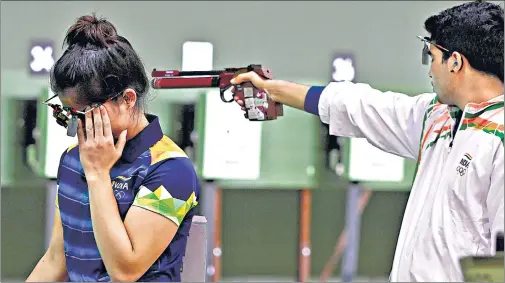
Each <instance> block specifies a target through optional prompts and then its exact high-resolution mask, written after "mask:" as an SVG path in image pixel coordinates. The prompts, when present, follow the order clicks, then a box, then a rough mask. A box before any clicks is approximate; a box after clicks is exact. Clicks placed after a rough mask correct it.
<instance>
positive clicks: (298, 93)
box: [231, 72, 310, 111]
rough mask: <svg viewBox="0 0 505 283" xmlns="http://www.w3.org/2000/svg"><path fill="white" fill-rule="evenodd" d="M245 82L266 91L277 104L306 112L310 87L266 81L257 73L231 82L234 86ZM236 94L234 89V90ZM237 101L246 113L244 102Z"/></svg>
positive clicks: (241, 76) (239, 77) (244, 75)
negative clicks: (306, 99)
mask: <svg viewBox="0 0 505 283" xmlns="http://www.w3.org/2000/svg"><path fill="white" fill-rule="evenodd" d="M243 82H251V83H252V84H253V85H254V86H255V87H257V88H259V89H262V90H264V91H265V92H266V93H267V95H268V96H269V97H270V98H271V99H272V100H273V101H275V102H280V103H282V104H284V105H287V106H290V107H294V108H297V109H300V110H304V103H305V96H306V95H307V92H308V91H309V89H310V87H309V86H305V85H301V84H296V83H290V82H287V81H280V80H265V79H263V78H261V77H260V76H259V75H258V74H256V73H255V72H248V73H244V74H240V75H238V76H237V77H235V78H234V79H232V80H231V83H232V84H233V85H238V84H241V83H243ZM232 92H234V89H233V90H232ZM234 99H235V101H236V102H237V103H238V104H239V105H240V106H242V110H244V111H245V107H244V101H242V100H240V99H239V98H238V97H237V96H234Z"/></svg>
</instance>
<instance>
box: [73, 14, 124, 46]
mask: <svg viewBox="0 0 505 283" xmlns="http://www.w3.org/2000/svg"><path fill="white" fill-rule="evenodd" d="M116 39H117V30H116V27H114V25H113V24H111V23H110V22H109V21H107V20H105V19H104V18H100V19H98V18H97V17H96V16H95V14H93V15H87V16H82V17H80V18H79V19H77V22H76V23H75V24H74V25H72V26H71V27H70V28H69V29H68V31H67V35H66V36H65V40H64V43H66V44H67V45H68V46H71V45H74V44H79V45H81V46H86V45H88V44H91V45H93V46H97V47H108V46H109V44H111V43H114V42H115V41H116Z"/></svg>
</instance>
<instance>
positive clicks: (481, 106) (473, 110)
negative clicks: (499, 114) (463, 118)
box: [448, 94, 504, 119]
mask: <svg viewBox="0 0 505 283" xmlns="http://www.w3.org/2000/svg"><path fill="white" fill-rule="evenodd" d="M503 101H504V95H503V94H502V95H499V96H497V97H495V98H492V99H490V100H488V101H484V102H481V103H468V104H467V105H466V107H465V113H468V114H477V113H479V112H482V113H484V112H485V110H486V109H487V108H489V107H491V106H493V105H499V104H501V105H502V106H503ZM448 109H449V114H450V115H451V118H453V119H455V118H456V117H457V116H459V115H461V113H462V112H463V111H462V110H461V109H459V107H457V106H455V105H449V106H448Z"/></svg>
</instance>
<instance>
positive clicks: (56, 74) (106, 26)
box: [51, 15, 149, 109]
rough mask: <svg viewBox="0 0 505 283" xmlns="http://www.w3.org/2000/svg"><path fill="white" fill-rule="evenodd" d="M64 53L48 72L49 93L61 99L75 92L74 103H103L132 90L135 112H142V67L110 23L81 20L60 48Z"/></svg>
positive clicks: (146, 86)
mask: <svg viewBox="0 0 505 283" xmlns="http://www.w3.org/2000/svg"><path fill="white" fill-rule="evenodd" d="M65 45H67V46H68V47H67V49H66V50H65V52H64V53H63V55H62V56H61V57H60V58H59V59H58V61H56V63H55V65H54V66H53V68H52V70H51V89H52V91H53V92H54V93H55V94H58V95H60V96H61V95H64V90H65V89H68V88H75V89H76V92H77V100H78V101H77V103H79V104H83V105H85V104H91V103H100V102H104V101H105V100H107V99H108V98H110V97H111V96H114V95H116V94H118V93H121V92H122V91H124V90H125V89H127V88H132V89H134V90H135V92H136V93H137V105H136V106H137V107H138V109H144V108H145V96H146V95H147V93H148V92H149V80H148V78H147V75H146V72H145V69H144V65H143V64H142V61H141V60H140V57H139V56H138V55H137V53H136V52H135V50H134V49H133V47H132V45H131V44H130V42H128V40H127V39H126V38H124V37H122V36H120V35H118V34H117V30H116V28H115V27H114V25H112V24H111V23H110V22H108V21H107V20H105V19H103V18H100V19H97V18H96V17H95V15H91V16H82V17H80V18H79V19H78V20H77V22H76V23H75V24H74V25H73V26H71V27H70V28H69V29H68V31H67V34H66V36H65V39H64V41H63V47H65Z"/></svg>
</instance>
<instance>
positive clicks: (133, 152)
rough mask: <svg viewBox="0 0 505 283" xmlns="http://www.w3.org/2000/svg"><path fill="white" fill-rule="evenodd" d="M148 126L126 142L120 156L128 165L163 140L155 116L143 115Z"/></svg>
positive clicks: (158, 122)
mask: <svg viewBox="0 0 505 283" xmlns="http://www.w3.org/2000/svg"><path fill="white" fill-rule="evenodd" d="M145 116H146V118H147V121H149V124H148V125H147V126H146V127H145V128H144V129H143V130H142V131H141V132H140V133H139V134H138V135H136V136H135V137H134V138H132V139H131V140H129V141H127V142H126V145H125V147H124V150H123V155H122V156H121V157H122V158H123V159H124V160H125V161H127V162H128V163H132V162H133V161H135V159H137V158H138V157H139V156H140V155H141V154H142V153H144V152H145V151H147V150H148V149H149V148H151V147H152V146H153V145H154V144H156V143H157V142H158V141H159V140H161V139H162V138H163V131H162V130H161V126H160V121H159V119H158V117H157V116H155V115H152V114H145Z"/></svg>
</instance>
